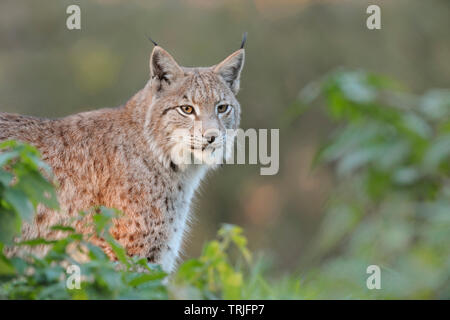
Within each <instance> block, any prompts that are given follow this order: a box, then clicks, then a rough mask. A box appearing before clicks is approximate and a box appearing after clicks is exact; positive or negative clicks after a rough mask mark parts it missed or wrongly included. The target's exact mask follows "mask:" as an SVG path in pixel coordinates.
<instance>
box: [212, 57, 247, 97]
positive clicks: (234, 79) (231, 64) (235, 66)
mask: <svg viewBox="0 0 450 320" xmlns="http://www.w3.org/2000/svg"><path fill="white" fill-rule="evenodd" d="M244 60H245V51H244V49H239V50H238V51H236V52H234V53H232V54H231V55H229V56H228V57H227V58H226V59H225V60H223V61H222V62H221V63H219V64H218V65H216V66H215V67H214V72H215V73H217V74H218V75H219V76H221V77H222V79H224V80H225V82H226V83H227V84H228V86H229V87H230V89H231V91H233V93H234V94H237V93H238V91H239V79H240V76H241V71H242V68H243V67H244Z"/></svg>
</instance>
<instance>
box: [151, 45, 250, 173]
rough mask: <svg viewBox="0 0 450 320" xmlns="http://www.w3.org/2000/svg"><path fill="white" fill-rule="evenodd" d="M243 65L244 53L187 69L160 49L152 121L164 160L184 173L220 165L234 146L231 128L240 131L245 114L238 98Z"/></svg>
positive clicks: (155, 60)
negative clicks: (190, 166) (195, 166)
mask: <svg viewBox="0 0 450 320" xmlns="http://www.w3.org/2000/svg"><path fill="white" fill-rule="evenodd" d="M243 64H244V50H243V49H240V50H238V51H236V52H235V53H233V54H232V55H230V56H229V57H228V58H226V59H225V60H224V61H223V62H221V63H219V64H218V65H215V66H212V67H207V68H185V67H180V66H178V64H177V63H176V62H175V60H174V59H173V58H172V57H171V56H170V55H169V54H168V53H167V52H166V51H165V50H164V49H162V48H161V47H158V46H156V47H155V49H154V50H153V53H152V57H151V60H150V70H151V81H150V86H151V89H150V90H151V92H152V103H151V106H150V107H149V110H148V119H147V121H148V126H149V127H150V128H151V132H150V134H151V135H152V138H153V141H154V143H156V144H157V148H158V149H159V150H161V152H162V154H163V157H164V158H166V159H169V161H171V162H173V163H174V164H176V165H178V166H179V167H181V168H183V167H185V165H186V164H189V163H202V164H208V165H213V164H215V163H220V160H221V159H222V157H223V154H224V150H225V149H228V150H230V148H231V147H232V146H233V144H232V143H233V140H234V136H233V135H232V133H230V130H229V129H237V128H238V126H239V121H240V113H241V109H240V105H239V102H238V101H237V100H236V97H235V95H236V94H237V92H238V91H239V77H240V72H241V70H242V67H243ZM227 130H228V131H227ZM227 133H228V134H227ZM225 154H226V155H229V154H230V152H229V151H228V152H226V153H225ZM191 156H193V158H194V159H192V158H191Z"/></svg>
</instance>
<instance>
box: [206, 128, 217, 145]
mask: <svg viewBox="0 0 450 320" xmlns="http://www.w3.org/2000/svg"><path fill="white" fill-rule="evenodd" d="M217 137H218V133H217V132H216V131H215V130H210V131H207V132H205V138H206V141H208V143H213V142H214V141H216V138H217Z"/></svg>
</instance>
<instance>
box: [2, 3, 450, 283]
mask: <svg viewBox="0 0 450 320" xmlns="http://www.w3.org/2000/svg"><path fill="white" fill-rule="evenodd" d="M70 4H78V5H79V6H80V7H81V26H82V29H81V30H74V31H69V30H67V28H66V18H67V16H68V15H67V14H66V13H65V12H66V8H67V6H68V5H70ZM369 4H378V5H379V6H380V7H381V23H382V29H381V30H368V29H367V28H366V19H367V17H368V15H367V14H366V8H367V6H368V5H369ZM449 16H450V1H447V0H433V1H422V0H396V1H364V0H353V1H352V0H348V1H345V0H342V1H339V0H334V1H331V0H329V1H319V0H316V1H313V0H281V1H270V0H239V1H238V0H232V1H208V0H185V1H175V0H170V1H162V0H161V1H155V0H152V1H134V0H127V1H125V0H123V1H121V0H96V1H93V0H90V1H84V0H81V1H66V0H60V1H52V0H40V1H31V0H30V1H15V0H2V1H1V3H0V110H1V111H6V112H16V113H23V114H29V115H35V116H43V117H50V118H56V117H62V116H65V115H69V114H71V113H75V112H80V111H86V110H91V109H98V108H102V107H111V106H118V105H121V104H123V103H125V102H126V101H127V100H128V99H129V98H130V97H131V96H132V95H133V94H134V93H135V92H136V91H138V90H139V89H141V88H142V87H143V86H144V84H145V83H146V81H147V80H148V75H149V70H148V62H149V55H150V52H151V50H152V47H153V45H152V44H151V43H150V42H149V41H148V40H147V36H149V35H151V37H152V38H153V39H154V40H155V41H156V42H158V43H159V44H160V45H161V46H162V47H163V48H165V49H166V50H168V51H169V52H170V53H171V54H172V55H173V56H174V57H175V59H176V60H177V61H178V63H180V64H181V65H184V66H207V65H212V64H215V63H217V62H219V61H221V60H222V59H223V58H225V57H226V56H227V55H228V54H230V53H231V52H233V51H234V50H236V49H237V48H238V47H239V44H240V41H241V36H242V33H243V32H244V31H248V41H247V45H246V55H247V56H246V65H245V68H244V71H243V75H242V81H241V86H242V87H241V88H242V89H241V92H240V93H239V96H238V98H239V100H240V102H241V105H242V109H243V117H242V125H241V127H242V128H244V129H246V128H280V148H281V150H280V171H279V173H278V174H277V175H274V176H261V175H259V166H258V165H239V166H238V165H229V166H224V167H223V168H221V169H219V170H217V171H216V172H214V173H213V174H211V175H210V176H209V177H208V179H207V180H206V181H205V182H204V183H203V185H202V190H201V193H200V194H199V196H198V197H197V199H196V201H195V204H194V214H193V215H194V217H195V218H194V220H193V221H194V222H193V225H192V230H191V234H190V235H189V237H188V241H187V243H186V245H185V249H186V250H185V258H188V257H191V256H198V254H199V253H200V251H201V248H202V245H203V243H204V242H205V241H206V240H209V239H211V238H213V237H214V235H215V233H216V231H217V229H218V228H219V226H220V224H221V223H224V222H227V223H232V224H237V225H240V226H242V227H243V228H244V230H245V234H246V235H247V237H248V239H249V247H250V248H251V249H252V250H253V251H260V250H262V251H264V252H266V253H267V254H268V255H269V256H271V257H272V261H273V269H274V270H275V272H276V273H278V274H282V273H284V272H291V271H294V270H298V268H299V266H301V269H302V270H303V269H308V268H309V267H311V265H312V264H313V263H317V261H315V259H311V254H310V253H308V251H310V248H311V246H312V243H314V242H316V241H317V239H316V238H317V235H318V234H319V230H321V225H322V224H323V219H324V214H325V212H326V207H327V203H328V200H329V198H330V194H331V193H332V192H333V191H334V189H335V188H336V185H337V181H336V177H335V176H334V175H333V174H332V168H330V167H327V166H319V167H317V168H315V169H312V168H311V165H312V161H313V159H314V155H315V153H316V151H317V150H318V149H319V146H320V145H321V144H322V142H323V141H324V140H326V138H327V137H328V136H329V134H330V132H332V130H334V128H335V124H334V123H333V122H332V121H330V120H329V119H328V117H327V116H326V115H324V113H323V112H322V111H321V110H320V109H318V108H312V109H309V110H308V111H307V112H304V113H303V114H302V115H301V116H299V117H291V118H289V114H290V112H291V110H292V106H293V104H295V102H296V101H297V100H298V96H299V92H300V91H301V89H302V88H304V87H305V86H306V85H308V84H309V83H310V82H311V81H314V80H317V79H319V78H321V77H322V76H324V74H326V73H328V72H330V71H332V70H334V69H336V68H337V67H346V68H350V69H355V68H357V69H364V70H368V71H372V72H377V73H381V74H384V75H387V76H389V77H392V78H395V79H397V80H399V81H400V82H402V83H403V84H404V85H405V86H406V87H408V88H409V89H410V90H411V91H412V92H415V93H418V94H421V93H423V92H425V91H426V90H428V89H429V88H445V87H449V75H450V37H449V35H448V31H449V30H450V19H449ZM287 115H288V116H287ZM287 118H289V121H286V119H287ZM442 245H444V246H448V243H446V244H444V243H443V244H442ZM334 254H338V251H336V252H334ZM447 280H448V278H447Z"/></svg>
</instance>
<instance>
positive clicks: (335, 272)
mask: <svg viewBox="0 0 450 320" xmlns="http://www.w3.org/2000/svg"><path fill="white" fill-rule="evenodd" d="M323 100H325V105H326V111H327V114H328V115H329V116H330V118H331V119H333V120H334V121H335V122H337V124H338V126H339V128H338V129H337V130H335V131H334V132H333V133H332V135H331V137H330V139H329V142H328V143H327V144H325V145H324V146H323V148H322V149H321V150H320V151H319V152H318V154H317V156H316V161H315V163H316V164H317V163H328V164H331V166H332V168H333V170H334V172H335V183H334V191H333V192H332V194H331V197H330V199H329V201H328V204H327V213H326V216H325V219H324V221H323V223H322V227H321V230H320V233H319V235H318V236H317V240H316V241H315V243H314V245H313V246H312V247H311V248H310V252H309V255H310V258H311V259H316V261H317V263H318V267H317V270H316V272H317V273H316V274H315V275H314V276H312V278H315V279H314V280H311V279H309V280H311V281H314V284H313V286H315V287H316V288H317V290H321V289H323V290H321V291H322V292H321V294H320V296H321V297H327V298H337V297H341V298H343V297H349V298H361V297H383V298H408V299H410V298H413V299H415V298H425V299H427V298H441V299H442V298H447V299H448V298H450V246H449V243H450V180H449V173H450V161H449V160H450V91H449V90H430V91H428V92H426V93H424V94H423V95H420V96H418V95H414V94H410V93H407V92H406V90H405V89H404V88H402V86H401V85H399V84H398V83H395V82H394V81H392V80H389V79H387V78H385V77H382V76H379V75H375V74H371V73H367V72H364V71H346V70H338V71H336V72H333V73H332V74H330V75H327V76H326V77H324V78H323V79H322V80H320V81H318V82H317V83H314V84H311V85H310V86H308V87H306V88H305V89H304V90H303V91H302V92H301V94H300V105H303V106H304V105H305V104H308V105H314V104H315V103H317V102H320V101H323ZM372 264H375V265H378V266H380V267H381V270H382V271H381V274H382V277H381V278H382V281H381V282H382V285H381V290H372V291H369V290H367V288H366V282H365V279H366V278H367V277H368V276H369V275H368V274H366V268H367V266H369V265H372Z"/></svg>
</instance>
